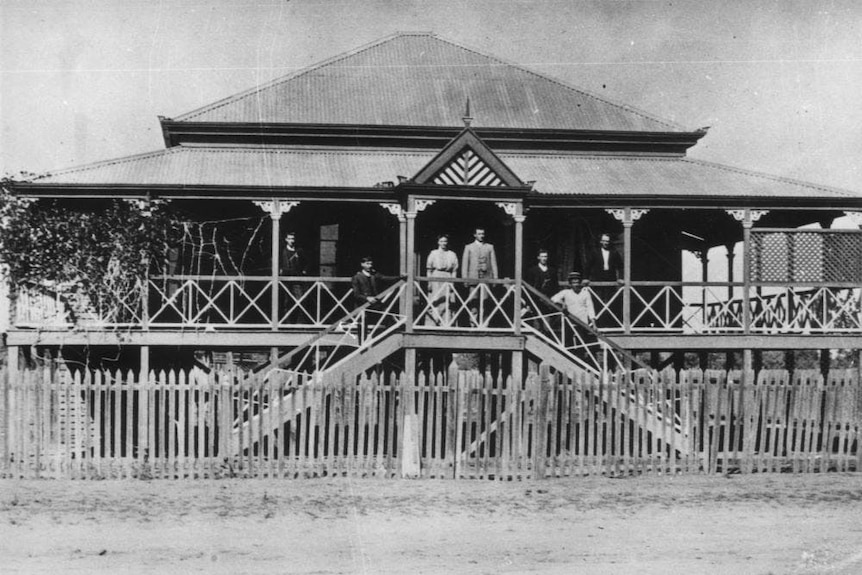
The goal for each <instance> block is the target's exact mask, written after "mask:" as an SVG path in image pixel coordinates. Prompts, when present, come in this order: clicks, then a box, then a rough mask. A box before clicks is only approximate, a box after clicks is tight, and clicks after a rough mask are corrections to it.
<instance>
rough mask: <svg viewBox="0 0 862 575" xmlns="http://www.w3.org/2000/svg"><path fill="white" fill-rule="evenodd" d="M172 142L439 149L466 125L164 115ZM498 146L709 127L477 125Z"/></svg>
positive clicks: (641, 138) (681, 139)
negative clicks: (216, 119) (261, 120)
mask: <svg viewBox="0 0 862 575" xmlns="http://www.w3.org/2000/svg"><path fill="white" fill-rule="evenodd" d="M159 122H160V123H161V127H162V135H163V137H164V140H165V145H166V146H167V147H169V148H170V147H173V146H178V145H181V144H191V145H225V144H233V145H236V144H247V145H263V146H266V145H271V146H296V145H299V146H306V145H307V146H339V147H376V148H411V149H416V148H421V149H440V148H442V147H443V146H445V145H446V144H447V143H448V142H449V141H451V140H452V139H453V138H455V137H456V136H457V135H458V134H459V133H460V132H461V131H462V130H463V129H464V128H463V126H410V125H369V124H304V123H292V124H284V123H257V122H253V123H250V122H185V121H176V120H171V119H170V118H164V117H159ZM473 130H474V131H475V132H476V133H477V134H478V135H479V136H480V137H481V138H482V140H484V141H485V142H486V143H487V144H488V145H489V146H490V147H491V148H493V149H495V150H497V151H511V150H532V151H536V150H548V151H551V150H552V151H611V152H613V151H616V152H650V153H664V154H673V155H682V154H685V152H686V150H688V149H689V148H691V147H692V146H694V145H695V144H696V143H697V142H698V141H699V140H700V139H701V138H703V136H705V135H706V131H704V130H698V131H694V132H645V131H613V130H551V129H521V128H494V127H473Z"/></svg>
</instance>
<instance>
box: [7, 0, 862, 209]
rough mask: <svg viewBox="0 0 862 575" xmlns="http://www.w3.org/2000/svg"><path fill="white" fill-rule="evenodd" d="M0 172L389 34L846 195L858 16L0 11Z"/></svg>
mask: <svg viewBox="0 0 862 575" xmlns="http://www.w3.org/2000/svg"><path fill="white" fill-rule="evenodd" d="M0 6H2V14H0V22H2V24H0V26H2V29H0V47H2V52H0V69H2V70H0V71H2V75H0V98H2V99H0V120H2V132H0V146H2V147H1V148H0V172H2V173H3V174H15V173H17V172H19V171H21V170H27V171H32V172H42V171H47V170H52V169H58V168H62V167H67V166H71V165H78V164H83V163H88V162H93V161H98V160H105V159H110V158H116V157H121V156H126V155H130V154H135V153H140V152H147V151H152V150H157V149H160V148H163V147H164V143H163V141H162V138H161V132H160V129H159V123H158V119H157V116H158V115H164V116H168V117H172V116H177V115H179V114H181V113H183V112H186V111H189V110H191V109H194V108H196V107H199V106H201V105H204V104H207V103H209V102H212V101H214V100H217V99H220V98H223V97H225V96H229V95H231V94H233V93H236V92H239V91H242V90H244V89H247V88H250V87H252V86H254V85H257V84H259V83H263V82H266V81H268V80H270V79H272V78H275V77H278V76H281V75H284V74H287V73H289V72H292V71H294V70H296V69H298V68H302V67H305V66H308V65H310V64H314V63H316V62H318V61H320V60H322V59H324V58H327V57H330V56H332V55H335V54H338V53H340V52H343V51H346V50H349V49H351V48H354V47H356V46H360V45H362V44H365V43H367V42H370V41H373V40H375V39H377V38H380V37H382V36H385V35H388V34H391V33H392V32H395V31H399V30H422V31H433V32H436V33H438V34H439V35H441V36H443V37H444V38H447V39H450V40H453V41H455V42H458V43H462V44H466V45H468V46H471V47H475V48H478V49H480V50H482V51H484V52H487V53H491V54H496V55H499V56H500V57H502V58H504V59H506V60H510V61H514V62H517V63H520V64H522V65H525V66H527V67H530V68H533V69H535V70H537V71H539V72H543V73H546V74H549V75H551V76H554V77H557V78H559V79H561V80H564V81H565V82H567V83H570V84H573V85H576V86H580V87H583V88H585V89H587V90H591V91H593V92H598V93H601V94H603V95H607V96H608V97H610V98H612V99H616V100H618V101H622V102H625V103H628V104H631V105H633V106H636V107H639V108H642V109H644V110H647V111H649V112H651V113H653V114H654V115H657V116H659V117H664V118H667V119H670V120H673V121H676V122H678V123H681V124H682V125H683V126H685V127H687V128H690V129H696V128H700V127H704V126H710V127H711V128H710V130H709V134H708V135H707V136H706V137H705V138H704V139H703V140H701V143H700V144H698V145H697V146H696V147H695V148H694V149H693V150H692V151H691V155H692V156H694V157H697V158H702V159H706V160H711V161H715V162H720V163H725V164H730V165H734V166H738V167H742V168H748V169H754V170H760V171H764V172H768V173H772V174H776V175H781V176H787V177H793V178H799V179H803V180H807V181H811V182H815V183H819V184H825V185H832V186H838V187H843V188H849V189H852V190H854V191H857V192H860V193H862V168H860V162H862V90H860V88H862V2H859V1H858V0H841V1H831V0H805V1H802V0H800V1H793V0H772V1H770V0H758V1H757V2H752V1H743V0H740V1H730V0H726V1H716V0H711V1H702V0H674V1H672V2H668V1H653V0H639V1H617V0H601V1H593V2H587V1H577V0H560V1H542V2H539V1H528V0H508V1H505V0H496V1H491V0H485V1H481V0H473V1H466V0H463V1H456V0H444V1H431V0H425V1H410V0H378V1H360V0H354V1H324V0H294V1H290V2H286V1H285V2H279V1H275V0H272V1H269V2H251V1H241V0H222V1H214V0H209V1H204V0H199V1H198V2H189V1H176V2H156V1H152V0H150V1H147V2H135V1H130V0H122V1H119V0H118V1H107V0H91V1H79V2H69V1H64V0H53V1H44V0H42V1H40V0H27V1H18V0H0Z"/></svg>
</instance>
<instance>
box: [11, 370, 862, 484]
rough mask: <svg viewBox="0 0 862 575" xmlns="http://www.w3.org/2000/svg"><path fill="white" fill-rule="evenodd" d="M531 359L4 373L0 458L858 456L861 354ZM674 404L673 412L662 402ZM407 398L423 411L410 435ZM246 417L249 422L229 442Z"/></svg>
mask: <svg viewBox="0 0 862 575" xmlns="http://www.w3.org/2000/svg"><path fill="white" fill-rule="evenodd" d="M541 371H542V373H541V374H531V375H530V376H529V377H527V378H526V379H525V380H524V381H518V380H515V379H512V378H511V377H503V376H502V375H500V374H491V373H486V374H479V373H478V372H463V371H457V370H455V369H451V370H450V371H449V372H446V373H437V374H422V375H420V376H419V377H418V378H417V379H416V380H415V382H414V383H408V380H407V378H406V377H405V376H404V375H403V374H400V373H394V372H389V373H385V374H381V375H374V376H372V377H362V378H358V379H355V380H354V379H339V380H328V381H313V380H312V381H300V380H289V381H288V380H284V379H282V380H278V379H276V378H270V379H264V378H263V377H259V376H256V375H255V374H250V373H243V372H239V371H215V372H212V373H204V372H202V371H200V370H191V371H189V372H167V373H165V372H160V373H149V374H134V373H131V372H129V373H108V372H82V371H69V370H68V369H66V368H65V367H63V366H58V365H54V366H46V367H42V368H38V369H25V370H21V371H18V372H16V374H15V375H14V376H11V377H10V374H9V373H7V372H4V373H2V376H3V380H2V381H3V385H4V387H3V401H2V404H0V405H2V408H3V413H2V415H3V417H2V421H3V429H2V432H3V433H2V435H0V438H2V445H0V455H2V462H0V472H2V474H3V475H4V476H7V477H68V478H79V479H86V478H91V479H99V478H111V477H126V478H152V477H164V478H197V477H224V476H250V477H291V478H293V477H311V476H323V475H331V476H354V477H360V476H383V477H395V476H399V475H400V474H401V469H402V463H403V461H404V458H405V457H408V456H411V457H412V456H413V455H415V456H416V457H417V458H418V461H419V463H420V474H421V475H422V476H423V477H439V478H475V477H478V478H488V479H502V480H507V479H515V478H541V477H549V476H550V477H557V476H580V475H596V474H602V475H631V474H644V473H655V474H668V475H673V474H677V473H717V472H723V473H731V472H737V471H738V472H743V473H748V472H779V471H787V472H827V471H859V470H860V469H862V450H860V448H859V447H860V439H862V436H860V433H862V395H860V386H859V378H858V371H856V370H836V371H833V372H830V373H829V375H828V377H826V378H824V377H822V376H821V375H820V374H819V373H818V372H812V371H797V372H795V373H793V374H789V373H787V372H785V371H762V372H760V373H759V374H757V377H756V378H755V376H754V374H752V373H749V374H747V376H746V377H745V378H743V376H742V374H741V373H740V372H723V371H707V372H702V371H699V370H689V371H683V372H680V373H679V374H677V373H675V372H673V371H670V370H668V371H663V372H660V373H659V372H655V371H646V370H641V371H637V372H634V373H633V374H631V376H630V377H629V376H625V375H624V374H622V373H618V374H616V375H615V376H613V377H611V378H609V379H606V380H603V379H601V378H595V377H590V376H589V375H588V374H586V373H585V372H583V373H581V374H580V375H578V376H577V377H573V378H570V377H565V376H563V375H561V374H551V373H550V372H549V371H548V370H547V369H543V370H541ZM286 386H294V387H295V389H294V390H292V392H288V390H287V389H286ZM285 397H287V398H288V400H287V401H285V402H282V403H281V407H280V408H278V409H276V410H266V409H265V408H266V406H268V405H270V403H272V402H273V401H274V398H285ZM252 398H254V401H252ZM290 402H292V403H290ZM288 403H290V404H288ZM666 405H670V406H672V409H673V412H674V414H675V417H673V418H671V417H657V410H656V406H666ZM291 410H293V411H291ZM258 413H260V414H261V417H260V418H255V415H257V414H258ZM410 414H413V415H415V419H416V420H417V421H418V425H417V429H416V431H415V432H414V433H413V434H410V435H408V434H407V433H406V432H405V430H406V428H405V427H404V421H405V417H406V416H408V415H410ZM244 418H248V419H249V423H250V424H249V425H248V426H247V427H243V426H242V425H241V423H240V422H241V421H242V420H243V419H244ZM267 418H269V420H267ZM276 418H278V419H276ZM274 422H276V423H275V424H274ZM277 422H281V424H278V423H277ZM238 425H239V426H240V429H242V430H243V431H242V432H241V433H245V434H247V435H248V437H247V439H244V440H243V441H240V442H235V441H232V439H231V438H232V434H233V433H234V430H235V429H236V428H237V426H238Z"/></svg>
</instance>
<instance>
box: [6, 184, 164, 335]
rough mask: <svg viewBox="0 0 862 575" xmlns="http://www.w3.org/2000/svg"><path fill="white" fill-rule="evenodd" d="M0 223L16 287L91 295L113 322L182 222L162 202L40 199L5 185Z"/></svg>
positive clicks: (134, 300) (129, 306) (135, 296)
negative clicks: (23, 194) (34, 198)
mask: <svg viewBox="0 0 862 575" xmlns="http://www.w3.org/2000/svg"><path fill="white" fill-rule="evenodd" d="M0 224H2V226H0V261H2V262H3V263H4V264H5V266H6V271H7V274H8V276H9V279H10V280H11V282H12V284H13V285H17V286H25V285H37V286H48V287H50V288H51V289H53V290H54V291H56V292H58V293H59V294H60V295H61V296H66V297H71V298H72V299H75V298H77V299H78V300H80V299H81V298H82V297H83V298H86V299H87V300H88V301H89V302H90V303H92V304H97V305H98V308H99V309H100V310H102V317H103V318H104V319H110V320H113V321H117V320H120V319H122V318H121V316H122V315H123V314H124V313H125V312H124V311H123V310H126V311H128V310H129V309H134V307H135V306H136V304H137V302H138V300H139V298H140V292H141V290H140V289H138V282H139V281H140V278H143V277H145V272H146V271H147V268H148V266H149V262H150V261H157V262H158V261H163V260H164V258H165V253H166V250H167V246H168V245H169V243H170V242H171V241H174V238H175V237H176V235H177V234H178V233H179V232H178V230H179V228H180V226H179V223H178V222H177V221H176V220H175V219H174V218H173V217H172V216H171V214H170V213H169V211H168V209H167V205H166V204H164V203H158V202H152V203H144V202H141V203H136V202H129V201H120V200H110V201H87V202H86V203H84V202H81V201H79V202H69V201H65V202H64V201H59V200H44V199H42V200H38V201H34V200H32V199H27V198H21V197H18V196H15V195H13V194H11V193H10V192H9V191H8V190H7V188H6V186H3V190H2V192H0ZM13 293H14V292H13ZM105 314H107V316H108V317H105Z"/></svg>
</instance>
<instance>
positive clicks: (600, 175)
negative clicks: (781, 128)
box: [500, 154, 860, 198]
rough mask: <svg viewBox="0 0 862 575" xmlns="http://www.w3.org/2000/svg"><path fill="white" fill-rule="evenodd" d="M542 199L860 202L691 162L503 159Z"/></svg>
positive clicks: (624, 158) (818, 188)
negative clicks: (812, 199)
mask: <svg viewBox="0 0 862 575" xmlns="http://www.w3.org/2000/svg"><path fill="white" fill-rule="evenodd" d="M500 158H501V159H502V160H503V161H504V162H506V164H507V165H508V166H509V167H510V168H511V169H512V170H513V171H514V172H515V173H516V174H518V176H519V177H520V178H521V179H522V180H536V185H535V189H536V191H537V192H539V193H540V194H548V195H561V196H621V195H624V196H644V197H654V196H681V197H684V196H690V197H712V198H722V197H728V198H730V197H737V198H738V197H742V198H799V197H811V196H812V195H815V194H816V195H817V197H821V198H829V197H832V198H859V197H860V195H859V194H857V193H855V192H851V191H848V190H841V189H838V188H830V187H826V186H820V185H816V184H811V183H808V182H802V181H799V180H793V179H789V178H782V177H778V176H772V175H769V174H764V173H760V172H754V171H749V170H742V169H739V168H733V167H730V166H725V165H722V164H715V163H712V162H705V161H702V160H695V159H691V158H687V157H661V156H595V155H576V154H559V155H540V154H500Z"/></svg>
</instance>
